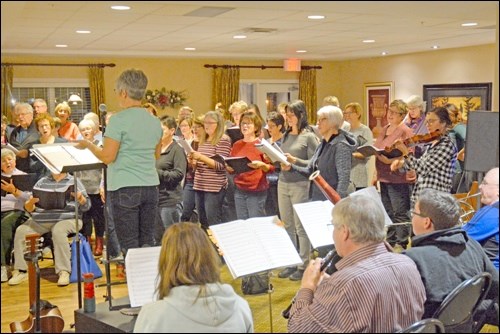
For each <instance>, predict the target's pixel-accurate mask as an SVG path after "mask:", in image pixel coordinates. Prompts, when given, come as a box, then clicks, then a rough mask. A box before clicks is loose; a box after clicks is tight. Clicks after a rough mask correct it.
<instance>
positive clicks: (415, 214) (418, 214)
mask: <svg viewBox="0 0 500 334" xmlns="http://www.w3.org/2000/svg"><path fill="white" fill-rule="evenodd" d="M411 216H412V217H414V216H419V217H422V218H427V216H424V215H423V214H421V213H419V212H416V211H412V212H411Z"/></svg>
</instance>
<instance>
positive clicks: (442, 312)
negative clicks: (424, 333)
mask: <svg viewBox="0 0 500 334" xmlns="http://www.w3.org/2000/svg"><path fill="white" fill-rule="evenodd" d="M490 286H491V274H489V273H487V272H483V273H480V274H478V275H476V276H474V277H472V278H470V279H468V280H466V281H464V282H462V283H460V284H459V285H458V286H457V287H456V288H455V289H453V290H452V291H451V292H450V294H449V295H448V296H446V298H445V299H444V300H443V302H442V303H441V305H440V306H439V308H438V309H437V310H436V312H435V313H434V315H433V318H436V319H439V320H440V321H441V322H442V323H443V324H444V327H445V330H446V332H447V333H473V332H474V331H473V329H475V328H474V321H473V316H474V313H475V312H476V310H477V308H478V306H479V305H480V304H481V302H482V301H483V300H484V298H485V297H486V294H487V293H488V290H489V289H490Z"/></svg>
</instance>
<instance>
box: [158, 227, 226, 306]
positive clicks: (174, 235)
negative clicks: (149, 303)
mask: <svg viewBox="0 0 500 334" xmlns="http://www.w3.org/2000/svg"><path fill="white" fill-rule="evenodd" d="M220 271H221V261H220V258H219V255H218V254H217V252H216V250H215V247H214V245H213V244H212V242H211V241H210V239H209V238H208V235H207V234H206V232H205V231H204V230H203V229H202V228H201V227H200V226H199V225H198V224H194V223H190V222H182V223H177V224H173V225H171V226H170V227H169V228H168V229H167V230H166V231H165V234H164V235H163V238H162V241H161V251H160V259H159V261H158V277H159V284H158V287H157V292H158V299H160V300H161V299H163V298H165V297H167V296H168V295H169V293H170V290H171V289H172V288H174V287H176V286H182V285H199V286H200V291H199V294H198V296H203V295H204V294H205V292H206V289H205V288H206V284H209V283H220Z"/></svg>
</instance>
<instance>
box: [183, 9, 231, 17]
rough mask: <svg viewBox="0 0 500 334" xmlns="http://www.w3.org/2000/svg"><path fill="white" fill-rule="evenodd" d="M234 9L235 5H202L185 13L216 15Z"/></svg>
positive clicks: (188, 14)
mask: <svg viewBox="0 0 500 334" xmlns="http://www.w3.org/2000/svg"><path fill="white" fill-rule="evenodd" d="M233 9H234V8H233V7H200V8H198V9H195V10H193V11H192V12H189V13H186V14H184V16H196V17H216V16H219V15H221V14H224V13H225V12H229V11H230V10H233Z"/></svg>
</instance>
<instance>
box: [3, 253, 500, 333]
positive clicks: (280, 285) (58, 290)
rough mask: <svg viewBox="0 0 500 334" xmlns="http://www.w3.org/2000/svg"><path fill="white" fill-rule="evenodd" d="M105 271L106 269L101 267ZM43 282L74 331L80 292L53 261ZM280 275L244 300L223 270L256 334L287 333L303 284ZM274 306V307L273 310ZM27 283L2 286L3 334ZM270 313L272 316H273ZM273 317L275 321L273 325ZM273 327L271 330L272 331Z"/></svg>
mask: <svg viewBox="0 0 500 334" xmlns="http://www.w3.org/2000/svg"><path fill="white" fill-rule="evenodd" d="M100 266H101V269H102V271H103V273H104V272H105V271H104V265H102V264H100ZM40 267H41V268H42V269H41V273H42V279H41V298H42V299H45V300H48V301H50V302H51V303H52V304H54V305H57V306H58V308H59V310H60V311H61V313H62V316H63V318H64V321H65V326H64V329H65V330H71V329H72V328H71V325H72V324H73V323H74V313H73V312H74V311H75V310H76V309H78V289H77V284H76V283H73V284H70V285H68V286H65V287H58V286H57V278H58V277H57V275H56V274H55V272H54V266H53V262H52V260H44V261H41V262H40ZM277 273H278V271H277V270H276V271H274V272H273V276H272V277H271V283H272V285H273V287H274V292H273V293H271V294H270V297H271V300H270V299H269V294H263V295H258V296H245V295H243V294H242V292H241V279H233V278H232V277H231V275H230V273H229V271H228V270H227V267H226V266H224V267H223V270H222V281H223V282H224V283H228V284H231V285H232V286H233V288H234V290H235V291H236V293H238V294H239V295H241V296H243V297H244V298H245V299H246V300H247V301H248V303H249V305H250V308H251V309H252V315H253V320H254V330H255V332H256V333H270V332H274V333H286V332H287V327H286V325H287V322H286V320H285V319H284V318H283V317H282V316H281V311H282V310H283V309H285V308H286V307H287V306H288V305H289V303H290V301H291V300H292V298H293V296H294V295H295V293H296V291H297V290H298V289H299V287H300V282H292V281H290V280H289V279H280V278H278V277H277ZM111 277H112V281H115V282H118V281H120V280H119V279H117V278H116V271H115V265H114V264H112V265H111ZM95 284H96V285H102V286H97V287H96V288H95V295H96V302H97V303H104V302H106V299H105V295H106V286H105V284H106V281H105V279H104V277H103V278H99V279H96V281H95ZM127 295H128V292H127V286H126V284H120V285H113V286H112V296H113V297H114V298H120V297H124V296H127ZM270 305H271V307H270ZM28 308H29V306H28V283H27V282H23V283H21V284H20V285H17V286H9V285H8V284H7V283H2V304H1V310H2V311H1V314H2V328H1V329H2V333H8V332H10V327H9V324H10V323H11V322H13V321H23V320H25V319H26V318H27V317H28ZM270 311H271V312H270ZM271 317H272V321H271ZM271 326H272V328H271ZM481 332H482V333H498V332H499V330H498V327H496V326H485V327H483V329H482V330H481Z"/></svg>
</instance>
